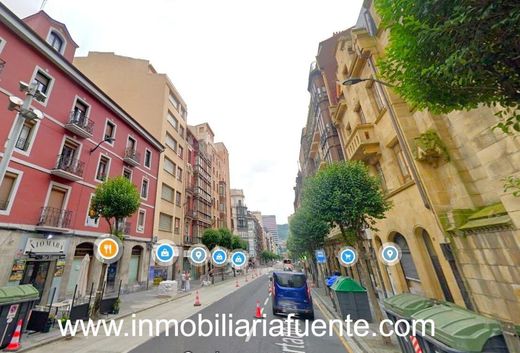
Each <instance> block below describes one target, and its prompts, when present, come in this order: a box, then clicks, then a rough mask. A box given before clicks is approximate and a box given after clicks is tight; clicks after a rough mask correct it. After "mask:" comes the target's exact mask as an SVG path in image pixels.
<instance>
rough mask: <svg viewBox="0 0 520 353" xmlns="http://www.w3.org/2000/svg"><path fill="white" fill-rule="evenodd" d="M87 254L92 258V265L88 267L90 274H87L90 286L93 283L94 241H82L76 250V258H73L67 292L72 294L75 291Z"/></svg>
mask: <svg viewBox="0 0 520 353" xmlns="http://www.w3.org/2000/svg"><path fill="white" fill-rule="evenodd" d="M85 255H88V256H89V259H90V265H89V268H88V275H87V279H88V281H87V283H88V286H87V287H89V286H90V283H92V278H91V276H92V264H93V262H94V260H95V259H94V258H93V256H94V243H88V242H85V243H80V244H78V245H77V246H76V249H75V250H74V258H73V260H72V266H71V269H70V274H69V282H68V284H67V294H70V295H72V294H73V293H74V288H75V287H76V284H78V279H79V274H80V270H81V263H82V261H83V259H84V258H85Z"/></svg>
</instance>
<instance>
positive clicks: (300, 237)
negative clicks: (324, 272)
mask: <svg viewBox="0 0 520 353" xmlns="http://www.w3.org/2000/svg"><path fill="white" fill-rule="evenodd" d="M329 230H330V226H329V225H328V224H327V222H324V221H323V220H322V219H320V218H317V217H315V216H314V215H313V212H312V211H311V210H310V208H309V207H301V208H299V209H298V210H297V211H296V212H295V214H294V215H293V216H292V217H291V219H290V221H289V231H290V235H289V239H288V241H287V247H288V249H289V250H290V251H291V253H292V254H293V255H296V256H299V257H302V256H304V257H306V258H308V259H309V260H310V266H311V269H312V273H313V276H314V278H315V280H316V284H318V281H317V279H318V268H317V267H316V262H315V251H316V250H317V249H319V248H321V247H323V245H324V243H325V237H326V236H327V234H328V233H329Z"/></svg>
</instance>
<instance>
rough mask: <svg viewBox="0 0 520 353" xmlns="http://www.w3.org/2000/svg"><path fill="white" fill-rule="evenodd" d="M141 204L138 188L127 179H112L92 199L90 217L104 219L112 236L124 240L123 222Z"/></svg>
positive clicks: (97, 189)
mask: <svg viewBox="0 0 520 353" xmlns="http://www.w3.org/2000/svg"><path fill="white" fill-rule="evenodd" d="M140 204H141V197H140V195H139V192H138V191H137V188H136V187H135V185H134V184H132V182H131V181H129V180H128V179H126V178H125V177H122V176H119V177H116V178H111V179H108V180H107V181H105V182H104V183H101V184H99V185H98V186H97V188H96V191H95V193H94V197H93V198H92V203H91V207H90V215H91V216H94V217H103V218H104V219H105V220H106V222H107V223H108V226H109V228H110V234H113V235H116V236H118V237H119V238H121V239H122V234H123V231H122V229H121V227H122V226H123V221H124V219H125V218H126V217H129V216H131V215H132V214H134V213H135V212H136V211H137V210H138V209H139V205H140Z"/></svg>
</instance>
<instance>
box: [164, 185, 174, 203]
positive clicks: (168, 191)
mask: <svg viewBox="0 0 520 353" xmlns="http://www.w3.org/2000/svg"><path fill="white" fill-rule="evenodd" d="M174 194H175V190H173V188H171V187H169V186H168V185H166V184H162V190H161V198H162V199H163V200H166V201H169V202H172V203H173V197H174Z"/></svg>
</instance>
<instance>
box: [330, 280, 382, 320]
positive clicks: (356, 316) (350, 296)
mask: <svg viewBox="0 0 520 353" xmlns="http://www.w3.org/2000/svg"><path fill="white" fill-rule="evenodd" d="M330 289H331V291H332V293H333V296H334V300H335V301H336V303H338V305H337V307H338V308H339V311H340V314H341V317H342V318H343V319H346V318H347V315H350V318H351V319H352V320H360V319H363V320H367V321H372V314H371V311H370V304H369V301H368V294H367V290H366V289H365V288H364V287H363V286H362V285H361V284H360V283H359V282H357V281H355V280H353V279H352V278H350V277H344V276H341V277H338V279H337V280H336V282H334V284H333V285H332V286H331V287H330Z"/></svg>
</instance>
